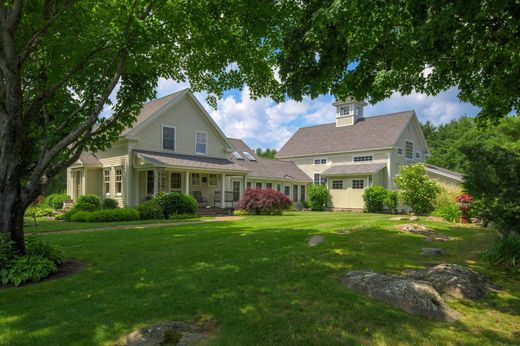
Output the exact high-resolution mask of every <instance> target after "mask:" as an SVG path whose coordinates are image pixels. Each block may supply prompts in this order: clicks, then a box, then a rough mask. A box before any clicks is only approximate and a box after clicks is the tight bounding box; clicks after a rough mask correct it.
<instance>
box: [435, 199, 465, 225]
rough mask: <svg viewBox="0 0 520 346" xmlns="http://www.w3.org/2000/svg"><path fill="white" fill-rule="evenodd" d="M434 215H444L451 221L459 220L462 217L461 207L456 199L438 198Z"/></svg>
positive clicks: (444, 217)
mask: <svg viewBox="0 0 520 346" xmlns="http://www.w3.org/2000/svg"><path fill="white" fill-rule="evenodd" d="M432 215H433V216H438V217H442V218H443V219H444V220H446V221H449V222H457V221H458V220H459V218H460V209H459V206H458V205H457V203H455V201H452V200H449V199H442V200H438V201H437V203H436V207H435V210H433V211H432Z"/></svg>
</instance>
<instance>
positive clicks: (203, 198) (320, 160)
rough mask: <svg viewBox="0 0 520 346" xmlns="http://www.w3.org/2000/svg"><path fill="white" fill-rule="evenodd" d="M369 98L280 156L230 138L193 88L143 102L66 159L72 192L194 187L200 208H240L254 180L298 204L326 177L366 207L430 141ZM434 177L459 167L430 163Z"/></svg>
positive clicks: (410, 121)
mask: <svg viewBox="0 0 520 346" xmlns="http://www.w3.org/2000/svg"><path fill="white" fill-rule="evenodd" d="M365 105H366V104H365V103H363V102H357V101H355V100H353V99H349V100H346V101H344V102H336V103H334V106H335V107H336V122H335V123H331V124H324V125H318V126H312V127H305V128H300V129H299V130H298V131H296V133H295V134H294V135H293V136H292V137H291V138H290V139H289V140H288V141H287V143H285V145H284V146H283V147H282V148H281V149H280V151H279V152H278V154H277V159H275V160H269V159H264V158H260V157H258V156H257V155H256V153H255V152H254V151H253V150H252V149H251V148H250V147H249V146H247V144H245V143H244V142H243V141H242V140H240V139H233V138H228V137H226V136H225V135H224V133H223V132H222V130H221V129H220V128H219V127H218V126H217V124H216V123H215V122H214V121H213V119H212V118H211V117H210V115H209V114H208V113H207V112H206V110H205V109H204V108H203V107H202V105H201V104H200V103H199V101H198V100H197V99H196V98H195V97H194V96H193V94H192V93H191V92H189V90H188V89H185V90H182V91H179V92H176V93H173V94H171V95H168V96H165V97H162V98H159V99H157V100H154V101H151V102H149V103H146V104H145V105H144V106H143V108H142V109H141V112H140V114H139V116H138V118H137V121H136V123H135V124H134V125H133V127H131V128H127V129H125V130H124V131H123V132H122V134H121V136H120V138H119V140H118V141H117V142H115V143H114V144H113V145H112V147H111V148H110V149H109V150H107V151H104V152H96V153H83V154H82V155H81V157H80V159H79V160H78V161H77V162H76V163H75V164H74V165H72V166H71V167H69V168H68V172H67V173H68V174H67V193H68V194H69V195H70V196H71V197H72V199H73V200H76V199H77V197H78V196H79V195H82V194H87V193H92V194H97V195H100V196H104V197H110V198H114V199H116V200H118V202H119V204H120V205H121V206H135V205H138V204H139V203H142V202H143V201H145V200H146V199H148V198H150V197H152V196H154V195H155V194H157V193H159V192H161V191H165V192H170V191H179V192H184V193H188V194H192V195H193V196H194V197H195V198H196V199H197V201H198V202H199V203H200V205H201V206H202V207H219V208H232V207H235V206H236V204H237V202H238V200H239V199H240V197H241V196H242V194H243V192H244V191H245V190H246V189H248V188H261V189H264V188H273V189H276V190H278V191H281V192H283V193H285V194H286V195H288V196H289V197H290V198H291V199H292V200H293V201H294V202H295V203H297V202H301V201H302V200H306V199H307V197H308V196H307V191H308V186H309V185H310V184H312V183H314V184H325V185H326V186H327V187H328V188H329V190H330V193H331V205H330V206H331V207H333V208H338V209H342V208H347V209H351V208H352V209H359V208H363V199H362V194H363V190H364V189H365V188H366V187H368V186H371V185H376V184H377V185H382V186H385V187H387V188H389V189H394V188H395V187H394V184H393V178H394V177H395V175H397V173H398V172H399V167H400V166H401V165H403V164H408V163H412V162H424V160H425V157H426V156H427V155H428V153H429V152H428V145H427V143H426V140H425V138H424V136H423V134H422V131H421V127H420V125H419V122H418V120H417V116H416V114H415V112H414V111H406V112H399V113H392V114H386V115H380V116H371V117H364V116H363V108H364V106H365ZM427 170H428V172H429V174H431V177H432V178H435V179H440V180H443V181H445V182H450V183H460V182H461V181H462V177H461V175H460V174H458V173H455V172H451V171H448V170H445V169H442V168H439V167H435V166H431V165H428V166H427Z"/></svg>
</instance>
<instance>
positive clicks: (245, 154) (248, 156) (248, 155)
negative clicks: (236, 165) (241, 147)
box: [242, 151, 256, 161]
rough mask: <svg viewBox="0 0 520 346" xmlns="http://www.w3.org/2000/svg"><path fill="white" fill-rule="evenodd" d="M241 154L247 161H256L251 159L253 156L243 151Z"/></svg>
mask: <svg viewBox="0 0 520 346" xmlns="http://www.w3.org/2000/svg"><path fill="white" fill-rule="evenodd" d="M242 153H243V154H244V156H245V157H247V158H248V159H249V160H251V161H256V159H255V158H254V157H253V155H251V154H250V153H248V152H247V151H243V152H242Z"/></svg>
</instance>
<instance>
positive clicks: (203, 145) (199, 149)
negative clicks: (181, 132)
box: [195, 131, 208, 155]
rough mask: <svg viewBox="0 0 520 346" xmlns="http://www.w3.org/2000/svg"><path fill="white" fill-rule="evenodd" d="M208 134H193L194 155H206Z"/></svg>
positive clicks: (200, 132) (197, 132)
mask: <svg viewBox="0 0 520 346" xmlns="http://www.w3.org/2000/svg"><path fill="white" fill-rule="evenodd" d="M207 141H208V134H207V133H206V132H203V131H196V132H195V153H196V154H200V155H206V153H207Z"/></svg>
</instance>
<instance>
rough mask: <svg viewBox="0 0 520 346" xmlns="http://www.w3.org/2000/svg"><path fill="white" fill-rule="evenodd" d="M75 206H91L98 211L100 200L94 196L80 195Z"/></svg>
mask: <svg viewBox="0 0 520 346" xmlns="http://www.w3.org/2000/svg"><path fill="white" fill-rule="evenodd" d="M76 204H92V205H94V206H96V207H97V208H98V209H99V208H100V207H101V198H99V196H96V195H88V194H87V195H81V196H79V197H78V200H77V201H76Z"/></svg>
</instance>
